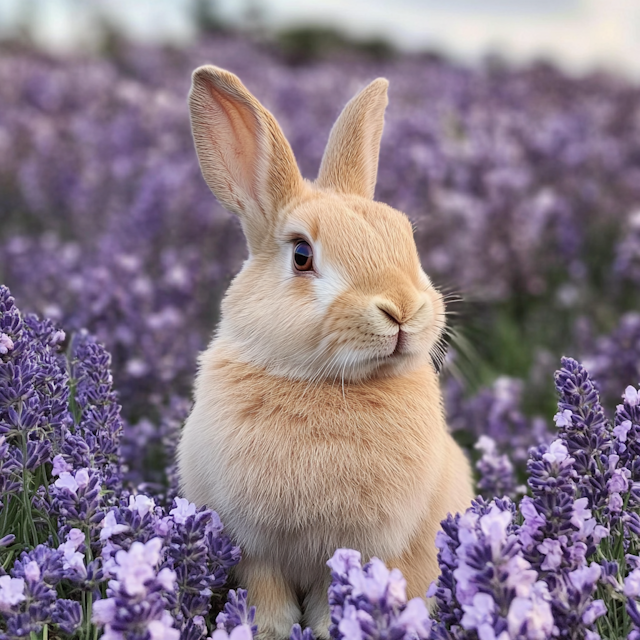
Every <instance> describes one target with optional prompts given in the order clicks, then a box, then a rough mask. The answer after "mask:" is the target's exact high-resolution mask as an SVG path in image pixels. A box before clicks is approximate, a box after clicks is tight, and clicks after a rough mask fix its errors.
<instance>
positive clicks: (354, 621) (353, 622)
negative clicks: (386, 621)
mask: <svg viewBox="0 0 640 640" xmlns="http://www.w3.org/2000/svg"><path fill="white" fill-rule="evenodd" d="M338 630H339V631H340V633H341V634H342V635H343V637H344V638H345V639H346V638H348V640H364V636H363V633H362V627H361V625H360V621H359V620H358V610H357V609H356V608H355V606H354V605H352V604H348V605H346V606H345V608H344V611H343V612H342V619H341V620H340V622H339V623H338ZM212 640H224V639H223V638H220V639H218V638H212Z"/></svg>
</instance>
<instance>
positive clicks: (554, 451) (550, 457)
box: [542, 409, 569, 464]
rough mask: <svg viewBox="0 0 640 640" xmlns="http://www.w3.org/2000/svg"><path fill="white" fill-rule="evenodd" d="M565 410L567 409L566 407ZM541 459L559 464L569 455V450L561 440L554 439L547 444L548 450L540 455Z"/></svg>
mask: <svg viewBox="0 0 640 640" xmlns="http://www.w3.org/2000/svg"><path fill="white" fill-rule="evenodd" d="M565 411H569V410H568V409H566V410H565ZM542 457H543V459H544V460H546V461H547V462H550V463H551V464H553V463H554V462H555V463H557V464H560V463H561V462H564V461H565V460H566V459H567V458H568V457H569V452H568V451H567V447H566V446H565V445H564V443H563V442H562V440H554V441H553V442H552V443H551V444H550V445H549V451H547V452H546V453H544V454H543V455H542Z"/></svg>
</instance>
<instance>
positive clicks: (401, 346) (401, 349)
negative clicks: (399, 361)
mask: <svg viewBox="0 0 640 640" xmlns="http://www.w3.org/2000/svg"><path fill="white" fill-rule="evenodd" d="M407 339H408V336H407V332H406V331H403V330H402V329H398V333H396V335H395V340H396V343H395V346H394V348H393V351H392V352H391V353H389V354H387V356H386V357H387V358H396V357H398V356H401V355H404V354H406V352H407Z"/></svg>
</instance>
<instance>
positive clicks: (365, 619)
mask: <svg viewBox="0 0 640 640" xmlns="http://www.w3.org/2000/svg"><path fill="white" fill-rule="evenodd" d="M327 564H328V565H329V567H330V568H331V578H332V582H331V586H330V587H329V608H330V611H331V627H330V633H331V637H332V638H335V639H336V640H340V639H342V638H345V639H349V638H360V639H363V640H364V639H367V638H382V637H393V638H424V639H426V638H428V637H429V634H430V632H431V626H432V620H431V619H430V617H429V613H428V611H427V607H426V604H425V602H424V600H422V599H421V598H414V599H412V600H410V601H407V597H406V582H405V580H404V578H403V577H402V574H401V573H400V571H398V570H397V569H392V570H389V569H387V567H385V565H384V563H383V562H382V561H381V560H379V559H378V558H372V559H371V561H370V562H368V563H367V564H365V565H364V567H363V566H361V564H360V554H359V553H358V552H356V551H352V550H350V549H338V550H337V551H336V552H335V554H334V555H333V557H332V558H331V560H329V562H328V563H327Z"/></svg>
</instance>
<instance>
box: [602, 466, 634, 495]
mask: <svg viewBox="0 0 640 640" xmlns="http://www.w3.org/2000/svg"><path fill="white" fill-rule="evenodd" d="M625 471H626V472H627V474H628V473H629V470H628V469H616V470H615V471H614V472H613V474H612V476H611V478H610V479H609V482H607V489H609V491H611V492H612V493H626V491H627V490H628V488H629V481H628V480H627V474H625Z"/></svg>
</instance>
